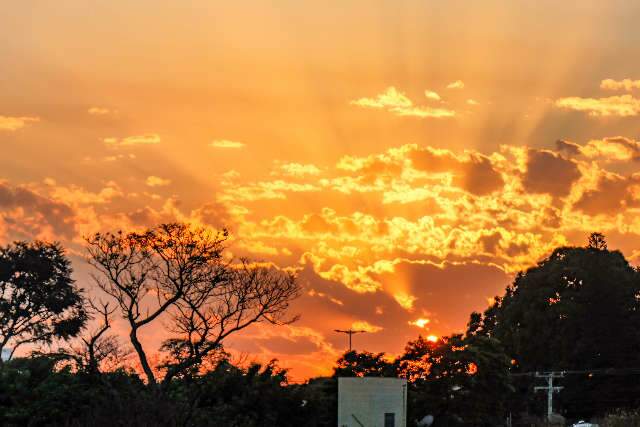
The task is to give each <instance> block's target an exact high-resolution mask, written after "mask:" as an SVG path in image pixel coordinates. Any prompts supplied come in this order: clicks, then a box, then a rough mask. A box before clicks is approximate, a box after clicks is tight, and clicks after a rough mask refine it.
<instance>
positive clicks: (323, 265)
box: [0, 0, 640, 379]
mask: <svg viewBox="0 0 640 427" xmlns="http://www.w3.org/2000/svg"><path fill="white" fill-rule="evenodd" d="M638 18H640V4H635V3H633V2H627V1H608V2H603V1H595V0H593V1H590V0H583V1H580V2H556V1H553V2H552V1H535V2H534V1H482V2H468V1H457V0H451V1H447V2H437V1H427V0H420V1H417V0H416V1H408V0H407V1H397V0H396V1H371V0H366V1H365V0H353V1H343V0H328V1H327V0H325V1H317V2H316V1H304V2H302V1H293V0H287V1H284V0H283V1H278V2H274V1H234V2H213V1H178V0H173V1H169V0H166V1H150V0H137V1H135V2H131V1H124V0H110V1H99V0H96V1H91V2H87V1H81V0H65V1H61V2H60V1H59V2H45V1H36V0H25V1H20V2H11V3H10V4H8V5H4V6H3V12H2V14H1V15H0V40H2V42H1V43H0V70H1V73H0V149H1V150H2V153H3V155H2V156H0V243H6V242H8V241H11V240H13V239H33V238H47V239H58V240H60V241H62V242H63V243H64V244H65V246H67V247H68V248H69V250H70V252H71V254H72V255H73V257H74V266H75V268H76V277H77V279H78V280H79V282H80V283H81V284H82V285H83V286H84V287H86V288H89V289H90V288H91V283H90V281H89V279H88V275H87V272H88V268H87V266H86V265H85V264H84V263H83V261H82V260H81V256H82V236H83V235H86V234H88V233H91V232H94V231H97V230H104V229H117V228H123V229H133V228H139V227H144V226H150V225H154V224H157V223H159V222H162V221H173V220H183V221H191V222H193V223H196V224H200V225H205V226H211V227H220V226H227V227H229V228H230V229H231V231H232V232H233V236H234V237H233V241H234V243H233V246H232V251H233V253H234V254H237V255H248V256H251V257H253V258H257V259H261V260H268V261H272V262H274V263H276V264H277V265H279V266H281V267H283V268H285V267H288V268H294V269H297V270H298V271H299V276H300V281H301V283H302V285H303V286H304V289H305V293H304V296H303V297H302V298H300V300H299V301H297V302H296V304H295V307H294V309H295V311H296V312H299V313H301V314H302V319H301V320H300V321H299V322H298V323H296V324H294V325H293V326H290V327H286V328H280V329H272V328H253V329H252V330H250V331H247V332H246V333H245V334H243V335H242V336H239V337H235V338H232V339H230V340H229V341H228V342H227V346H228V347H229V348H230V349H232V350H233V351H234V352H242V353H246V354H248V355H250V357H254V358H257V359H261V360H264V359H266V358H270V357H277V358H279V359H280V360H281V363H282V365H284V366H288V367H291V368H292V374H293V376H294V378H295V379H301V378H304V377H307V376H310V375H319V374H323V373H327V372H328V370H329V368H330V366H331V363H332V361H334V360H335V359H336V358H337V357H338V355H339V354H340V352H341V351H343V350H344V348H345V345H346V337H344V336H341V335H337V334H335V333H333V332H332V330H333V329H336V328H341V329H344V328H347V327H349V326H351V325H354V326H356V327H358V328H361V329H368V330H370V331H371V332H370V333H367V334H362V335H358V336H356V337H354V342H355V344H356V346H357V348H358V349H366V350H369V351H376V352H378V351H385V352H389V353H391V354H395V353H398V352H400V351H401V350H402V348H403V346H404V344H405V343H406V341H407V340H408V339H412V338H415V337H416V336H417V334H418V333H423V334H436V335H440V334H447V333H451V332H453V331H459V330H461V329H462V328H463V327H464V325H465V323H466V321H467V318H468V314H469V313H470V311H472V310H480V309H483V308H484V307H486V305H487V304H488V300H489V299H490V298H492V297H493V296H494V295H496V294H499V293H501V291H502V290H503V289H504V287H505V285H506V284H508V283H509V281H510V280H511V277H512V275H513V274H514V273H515V272H517V271H518V270H519V269H521V268H525V267H527V266H529V265H531V263H533V262H535V261H536V260H538V259H540V257H542V256H544V255H545V254H547V253H548V252H549V250H551V248H553V247H554V246H556V245H560V244H583V243H584V242H585V240H586V236H587V235H588V233H590V232H591V231H596V230H598V231H602V232H604V233H605V234H606V235H607V236H608V240H609V246H610V247H614V248H620V249H622V250H623V251H624V252H625V254H626V255H627V256H628V257H630V258H631V259H632V260H635V259H636V257H637V253H638V252H637V248H638V245H637V243H638V237H639V235H640V220H638V218H639V216H638V215H637V213H638V209H639V208H640V174H637V172H638V162H637V160H638V158H640V142H638V141H637V139H638V138H639V136H638V131H639V129H640V121H639V119H638V116H639V115H640V74H639V73H638V70H639V69H640V68H639V66H640V59H639V58H640V52H639V51H638V46H639V45H640V33H639V32H638V31H637V22H638ZM418 319H429V322H428V323H426V322H424V321H423V322H418V324H419V325H421V326H423V327H420V326H418V325H416V320H418ZM161 338H162V332H161V329H160V328H157V329H155V330H148V331H146V340H147V343H148V344H149V345H151V346H156V344H157V342H158V341H159V340H160V339H161Z"/></svg>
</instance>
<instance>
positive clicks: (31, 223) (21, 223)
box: [0, 181, 76, 241]
mask: <svg viewBox="0 0 640 427" xmlns="http://www.w3.org/2000/svg"><path fill="white" fill-rule="evenodd" d="M75 226H76V220H75V212H74V210H73V209H72V208H71V206H69V205H68V204H65V203H63V202H60V201H56V200H53V199H50V198H47V197H44V196H41V195H39V194H38V193H36V192H35V191H33V190H31V189H29V188H27V187H24V186H11V185H10V184H9V183H8V182H6V181H0V240H4V241H7V240H16V239H34V238H39V239H49V240H56V239H59V238H67V239H71V238H73V237H74V235H75Z"/></svg>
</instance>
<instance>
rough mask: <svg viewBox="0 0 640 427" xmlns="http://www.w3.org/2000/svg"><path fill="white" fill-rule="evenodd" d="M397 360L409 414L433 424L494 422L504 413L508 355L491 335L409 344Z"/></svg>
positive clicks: (508, 389) (469, 424) (417, 341)
mask: <svg viewBox="0 0 640 427" xmlns="http://www.w3.org/2000/svg"><path fill="white" fill-rule="evenodd" d="M396 364H397V366H398V373H399V375H400V376H401V377H404V378H407V380H408V382H409V419H413V420H418V419H422V418H423V417H424V416H425V415H433V416H434V417H435V420H436V424H435V425H440V426H443V425H465V426H472V425H473V426H485V425H486V426H492V425H496V424H497V423H500V422H502V420H504V417H505V415H506V408H505V403H506V398H507V396H508V395H509V393H510V392H511V391H512V387H511V385H510V378H509V360H508V359H507V357H506V356H505V354H504V351H503V349H502V347H501V345H500V343H499V342H498V341H497V340H495V339H493V338H490V337H478V336H473V335H469V336H463V335H452V336H449V337H443V338H441V339H440V340H439V341H437V342H431V341H428V340H426V339H424V338H423V337H422V336H420V337H418V339H417V340H415V341H411V342H409V343H408V344H407V346H406V348H405V351H404V354H402V355H401V356H399V357H398V359H397V361H396Z"/></svg>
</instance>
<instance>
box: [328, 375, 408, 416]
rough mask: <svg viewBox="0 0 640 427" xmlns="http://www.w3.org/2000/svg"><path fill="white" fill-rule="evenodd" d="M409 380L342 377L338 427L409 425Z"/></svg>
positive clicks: (339, 387)
mask: <svg viewBox="0 0 640 427" xmlns="http://www.w3.org/2000/svg"><path fill="white" fill-rule="evenodd" d="M406 425H407V380H404V379H400V378H374V377H366V378H338V427H406Z"/></svg>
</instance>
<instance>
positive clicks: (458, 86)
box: [447, 80, 464, 89]
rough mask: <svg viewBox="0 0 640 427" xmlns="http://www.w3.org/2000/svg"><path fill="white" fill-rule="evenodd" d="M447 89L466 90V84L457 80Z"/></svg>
mask: <svg viewBox="0 0 640 427" xmlns="http://www.w3.org/2000/svg"><path fill="white" fill-rule="evenodd" d="M447 89H464V82H463V81H462V80H456V81H455V82H451V83H449V84H448V85H447Z"/></svg>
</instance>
